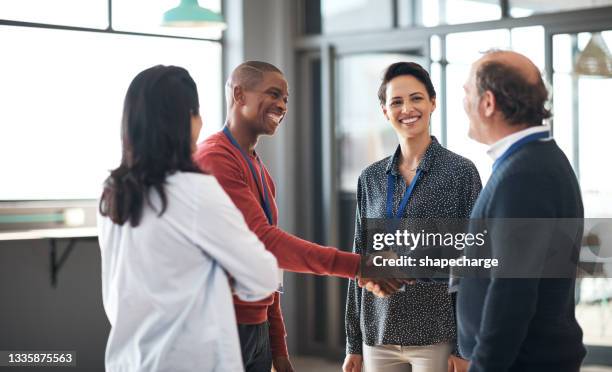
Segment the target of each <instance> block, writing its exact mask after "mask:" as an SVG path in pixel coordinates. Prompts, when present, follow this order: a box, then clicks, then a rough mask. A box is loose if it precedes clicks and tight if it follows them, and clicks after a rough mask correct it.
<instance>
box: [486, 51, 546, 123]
mask: <svg viewBox="0 0 612 372" xmlns="http://www.w3.org/2000/svg"><path fill="white" fill-rule="evenodd" d="M476 88H477V89H478V95H479V96H482V95H483V94H484V92H486V91H490V92H491V93H493V95H494V96H495V101H496V102H497V106H498V107H499V110H500V111H501V112H502V114H503V115H504V117H505V118H506V120H507V121H508V123H509V124H511V125H516V124H525V123H526V124H528V125H529V126H538V125H542V121H543V120H545V119H548V118H550V117H551V116H552V115H551V112H550V110H548V109H547V108H546V103H547V101H548V90H547V89H546V86H545V85H544V82H543V81H542V77H541V76H540V75H539V74H538V81H536V82H535V83H534V82H530V81H528V80H527V78H526V77H525V76H524V74H522V73H521V72H520V71H518V70H517V69H516V68H514V67H512V66H509V65H507V64H504V63H500V62H496V61H488V62H483V63H482V64H481V65H480V66H479V68H478V70H477V71H476Z"/></svg>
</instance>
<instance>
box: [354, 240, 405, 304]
mask: <svg viewBox="0 0 612 372" xmlns="http://www.w3.org/2000/svg"><path fill="white" fill-rule="evenodd" d="M377 255H378V256H383V257H384V258H389V259H394V258H397V254H395V253H394V252H391V251H386V252H380V253H378V254H377ZM372 262H373V257H372V258H370V259H369V260H368V261H367V262H366V264H365V265H366V266H370V267H371V266H372V265H373V264H372ZM397 276H398V278H394V277H390V278H366V277H363V276H362V275H361V274H360V275H359V276H358V278H357V284H358V285H359V287H361V288H365V289H366V290H368V291H370V292H372V293H373V294H374V295H375V296H377V297H381V298H384V297H389V296H391V295H392V294H394V293H395V292H397V291H400V290H402V288H404V286H405V285H412V284H415V283H416V279H407V278H402V275H401V273H400V274H398V275H397Z"/></svg>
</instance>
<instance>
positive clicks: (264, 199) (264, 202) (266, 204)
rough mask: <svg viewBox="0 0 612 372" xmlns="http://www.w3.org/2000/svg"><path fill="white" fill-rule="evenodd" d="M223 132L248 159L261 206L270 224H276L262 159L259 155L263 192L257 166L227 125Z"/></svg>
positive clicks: (245, 158)
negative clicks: (256, 169)
mask: <svg viewBox="0 0 612 372" xmlns="http://www.w3.org/2000/svg"><path fill="white" fill-rule="evenodd" d="M223 133H224V134H225V136H226V137H227V139H229V140H230V142H231V143H232V145H234V147H235V148H237V149H238V150H240V153H241V154H242V157H243V158H244V160H246V162H247V164H248V165H249V168H250V169H251V174H252V175H253V179H254V180H255V184H256V185H257V191H259V196H260V198H261V207H262V208H263V210H264V213H265V214H266V217H267V218H268V222H269V223H270V225H274V223H273V221H272V212H271V209H270V199H269V197H268V187H267V186H266V180H265V178H264V167H263V165H262V164H261V160H259V157H257V161H258V162H259V168H260V169H261V184H262V186H263V193H262V191H261V189H260V188H259V183H258V182H257V172H256V171H255V166H254V165H253V162H251V159H249V157H248V155H247V154H246V153H245V152H244V150H243V149H242V147H240V145H239V144H238V142H237V141H236V139H235V138H234V136H232V133H231V132H230V130H229V128H228V127H227V125H226V126H225V127H223Z"/></svg>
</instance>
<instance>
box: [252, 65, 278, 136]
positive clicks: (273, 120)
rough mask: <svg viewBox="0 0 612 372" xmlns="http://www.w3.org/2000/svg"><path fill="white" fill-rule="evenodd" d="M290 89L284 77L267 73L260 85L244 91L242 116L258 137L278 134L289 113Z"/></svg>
mask: <svg viewBox="0 0 612 372" xmlns="http://www.w3.org/2000/svg"><path fill="white" fill-rule="evenodd" d="M288 89H289V88H288V85H287V81H286V80H285V78H284V77H283V75H281V74H279V73H277V72H266V73H264V74H263V78H262V79H261V81H260V82H259V83H258V84H256V85H255V86H254V87H253V88H252V89H248V90H245V91H244V101H243V105H242V107H241V114H242V117H243V119H244V120H246V121H248V122H249V125H250V128H251V129H252V130H253V131H254V132H255V133H256V134H257V135H260V134H267V135H272V134H274V132H276V129H277V128H278V126H279V125H280V123H281V121H282V120H283V118H284V117H285V114H286V113H287V102H288V97H289V93H288Z"/></svg>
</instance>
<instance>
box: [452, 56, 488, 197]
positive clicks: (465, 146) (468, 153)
mask: <svg viewBox="0 0 612 372" xmlns="http://www.w3.org/2000/svg"><path fill="white" fill-rule="evenodd" d="M469 73H470V64H460V63H454V64H449V65H448V66H446V107H447V115H446V117H447V119H446V122H447V124H446V126H447V128H446V131H447V147H448V149H449V150H451V151H453V152H456V153H457V154H459V155H462V156H465V157H466V158H468V159H470V160H472V161H473V162H474V164H475V165H476V168H478V172H479V173H480V178H481V179H482V183H483V185H484V184H485V183H486V182H487V180H488V179H489V176H490V175H491V165H492V164H493V163H492V161H491V158H489V156H488V155H487V154H486V150H487V147H486V146H485V145H482V144H480V143H478V142H476V141H474V140H472V139H471V138H469V137H468V129H469V127H470V123H469V120H468V117H467V116H466V114H465V111H464V110H463V99H462V98H463V96H464V92H463V84H465V81H466V80H467V78H468V75H469Z"/></svg>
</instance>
